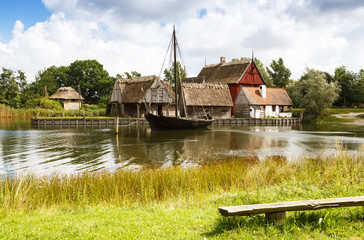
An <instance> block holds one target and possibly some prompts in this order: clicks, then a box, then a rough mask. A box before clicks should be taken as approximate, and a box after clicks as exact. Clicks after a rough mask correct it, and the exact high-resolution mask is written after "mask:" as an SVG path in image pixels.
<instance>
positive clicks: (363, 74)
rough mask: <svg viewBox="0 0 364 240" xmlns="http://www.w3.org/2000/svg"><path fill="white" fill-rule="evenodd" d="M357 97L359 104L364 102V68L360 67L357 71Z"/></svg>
mask: <svg viewBox="0 0 364 240" xmlns="http://www.w3.org/2000/svg"><path fill="white" fill-rule="evenodd" d="M358 79H359V80H358V93H359V94H358V97H359V104H363V103H364V69H360V71H359V73H358Z"/></svg>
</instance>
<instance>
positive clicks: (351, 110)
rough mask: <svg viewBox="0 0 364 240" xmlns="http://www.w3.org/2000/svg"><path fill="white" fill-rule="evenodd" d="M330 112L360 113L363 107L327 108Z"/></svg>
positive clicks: (363, 110)
mask: <svg viewBox="0 0 364 240" xmlns="http://www.w3.org/2000/svg"><path fill="white" fill-rule="evenodd" d="M328 111H329V112H330V114H344V113H351V112H352V113H360V112H364V108H329V109H328Z"/></svg>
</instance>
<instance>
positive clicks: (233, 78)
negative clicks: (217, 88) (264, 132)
mask: <svg viewBox="0 0 364 240" xmlns="http://www.w3.org/2000/svg"><path fill="white" fill-rule="evenodd" d="M197 78H198V79H200V78H203V79H204V82H206V83H223V84H227V85H228V86H229V89H230V95H231V98H232V100H233V102H235V99H236V96H237V95H238V93H239V91H240V88H241V87H243V86H252V87H258V86H260V85H266V83H265V81H264V79H263V77H262V75H261V74H260V72H259V70H258V67H257V65H256V64H255V62H254V61H253V60H248V61H232V62H228V63H226V62H225V57H221V58H220V63H218V64H212V65H207V66H205V67H204V68H202V70H201V72H200V73H199V74H198V76H197ZM231 114H232V115H234V107H232V108H231Z"/></svg>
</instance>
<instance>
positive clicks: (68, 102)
mask: <svg viewBox="0 0 364 240" xmlns="http://www.w3.org/2000/svg"><path fill="white" fill-rule="evenodd" d="M49 99H53V100H60V101H61V102H62V104H63V108H64V110H79V109H80V106H81V102H82V101H83V100H85V99H84V98H83V97H82V96H81V95H80V94H78V92H76V90H74V89H73V88H71V87H61V88H59V89H58V90H57V91H56V92H55V93H53V94H52V95H51V96H50V97H49Z"/></svg>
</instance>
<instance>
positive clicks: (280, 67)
mask: <svg viewBox="0 0 364 240" xmlns="http://www.w3.org/2000/svg"><path fill="white" fill-rule="evenodd" d="M270 67H271V69H272V70H270V69H269V68H266V69H267V72H268V75H269V76H270V77H271V79H272V80H273V85H274V86H275V87H278V88H285V87H286V86H287V85H288V83H289V77H290V76H291V70H289V69H288V68H286V67H285V66H284V62H283V59H282V58H279V59H278V61H276V60H273V61H272V63H271V64H270Z"/></svg>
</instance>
